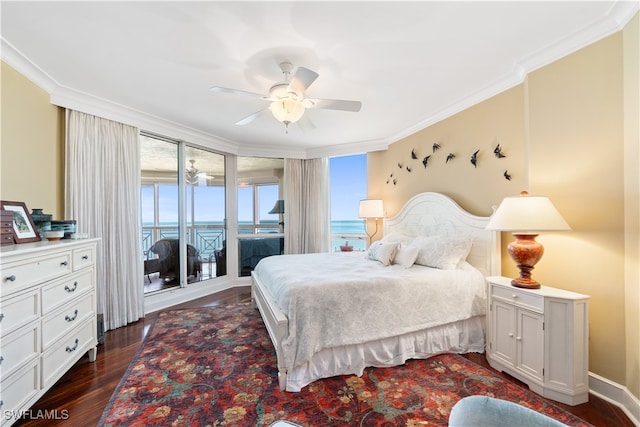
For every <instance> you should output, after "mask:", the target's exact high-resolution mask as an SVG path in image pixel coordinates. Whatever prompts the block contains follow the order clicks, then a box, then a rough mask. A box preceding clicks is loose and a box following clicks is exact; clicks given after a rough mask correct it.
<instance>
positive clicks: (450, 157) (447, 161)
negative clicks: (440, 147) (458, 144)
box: [445, 153, 456, 163]
mask: <svg viewBox="0 0 640 427" xmlns="http://www.w3.org/2000/svg"><path fill="white" fill-rule="evenodd" d="M455 158H456V155H455V154H453V153H449V154H448V155H447V160H446V161H445V163H449V160H453V159H455Z"/></svg>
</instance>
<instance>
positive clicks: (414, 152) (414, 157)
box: [411, 150, 418, 160]
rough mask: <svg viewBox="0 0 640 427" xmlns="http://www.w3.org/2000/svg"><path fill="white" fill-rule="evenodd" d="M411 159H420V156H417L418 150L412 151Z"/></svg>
mask: <svg viewBox="0 0 640 427" xmlns="http://www.w3.org/2000/svg"><path fill="white" fill-rule="evenodd" d="M411 158H412V159H413V160H416V159H417V158H418V155H417V154H416V150H411Z"/></svg>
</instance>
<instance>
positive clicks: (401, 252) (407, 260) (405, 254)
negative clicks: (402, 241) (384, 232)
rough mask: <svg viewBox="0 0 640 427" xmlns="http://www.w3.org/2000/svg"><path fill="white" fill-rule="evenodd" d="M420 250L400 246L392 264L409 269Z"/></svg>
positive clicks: (409, 246)
mask: <svg viewBox="0 0 640 427" xmlns="http://www.w3.org/2000/svg"><path fill="white" fill-rule="evenodd" d="M419 252H420V249H419V248H417V247H416V246H411V245H400V248H399V249H398V253H397V254H396V257H395V258H394V259H393V263H394V264H398V265H401V266H402V267H404V268H409V267H411V266H412V265H413V264H414V263H415V262H416V258H418V253H419Z"/></svg>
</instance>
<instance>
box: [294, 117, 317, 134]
mask: <svg viewBox="0 0 640 427" xmlns="http://www.w3.org/2000/svg"><path fill="white" fill-rule="evenodd" d="M296 124H297V125H298V126H299V127H300V129H301V130H302V131H303V132H311V131H313V130H315V129H316V125H315V124H314V123H313V121H312V120H311V119H310V118H309V115H308V114H305V115H303V116H302V117H300V120H298V121H297V122H296Z"/></svg>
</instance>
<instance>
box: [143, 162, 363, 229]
mask: <svg viewBox="0 0 640 427" xmlns="http://www.w3.org/2000/svg"><path fill="white" fill-rule="evenodd" d="M329 170H330V191H331V219H332V220H334V221H335V220H359V218H358V206H359V201H360V200H361V199H365V198H366V197H367V156H366V155H365V154H361V155H355V156H345V157H334V158H331V159H330V161H329ZM191 188H193V190H194V198H195V201H196V205H195V210H196V221H207V220H208V221H221V219H222V218H224V217H225V212H224V203H211V201H212V200H214V201H215V200H224V189H223V188H222V187H198V186H195V187H188V188H187V192H189V191H190V189H191ZM177 194H178V190H177V187H176V186H175V185H173V186H172V185H162V186H161V188H160V206H159V215H160V222H177V221H178V216H177V211H178V205H177V200H178V196H177ZM141 195H142V199H141V203H142V220H143V222H144V223H153V190H152V188H151V187H146V188H143V190H142V192H141ZM188 196H189V194H188ZM277 197H278V189H277V186H276V185H269V186H261V189H260V201H261V203H260V216H261V218H262V219H273V220H276V221H277V220H278V216H277V215H270V214H268V211H270V210H271V209H272V208H273V205H274V203H275V200H277ZM188 200H190V198H188ZM205 201H206V202H205ZM251 203H252V195H251V189H250V188H246V189H245V188H240V189H239V192H238V211H239V220H240V221H251V210H252V208H251V206H252V204H251ZM272 217H273V218H272Z"/></svg>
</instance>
